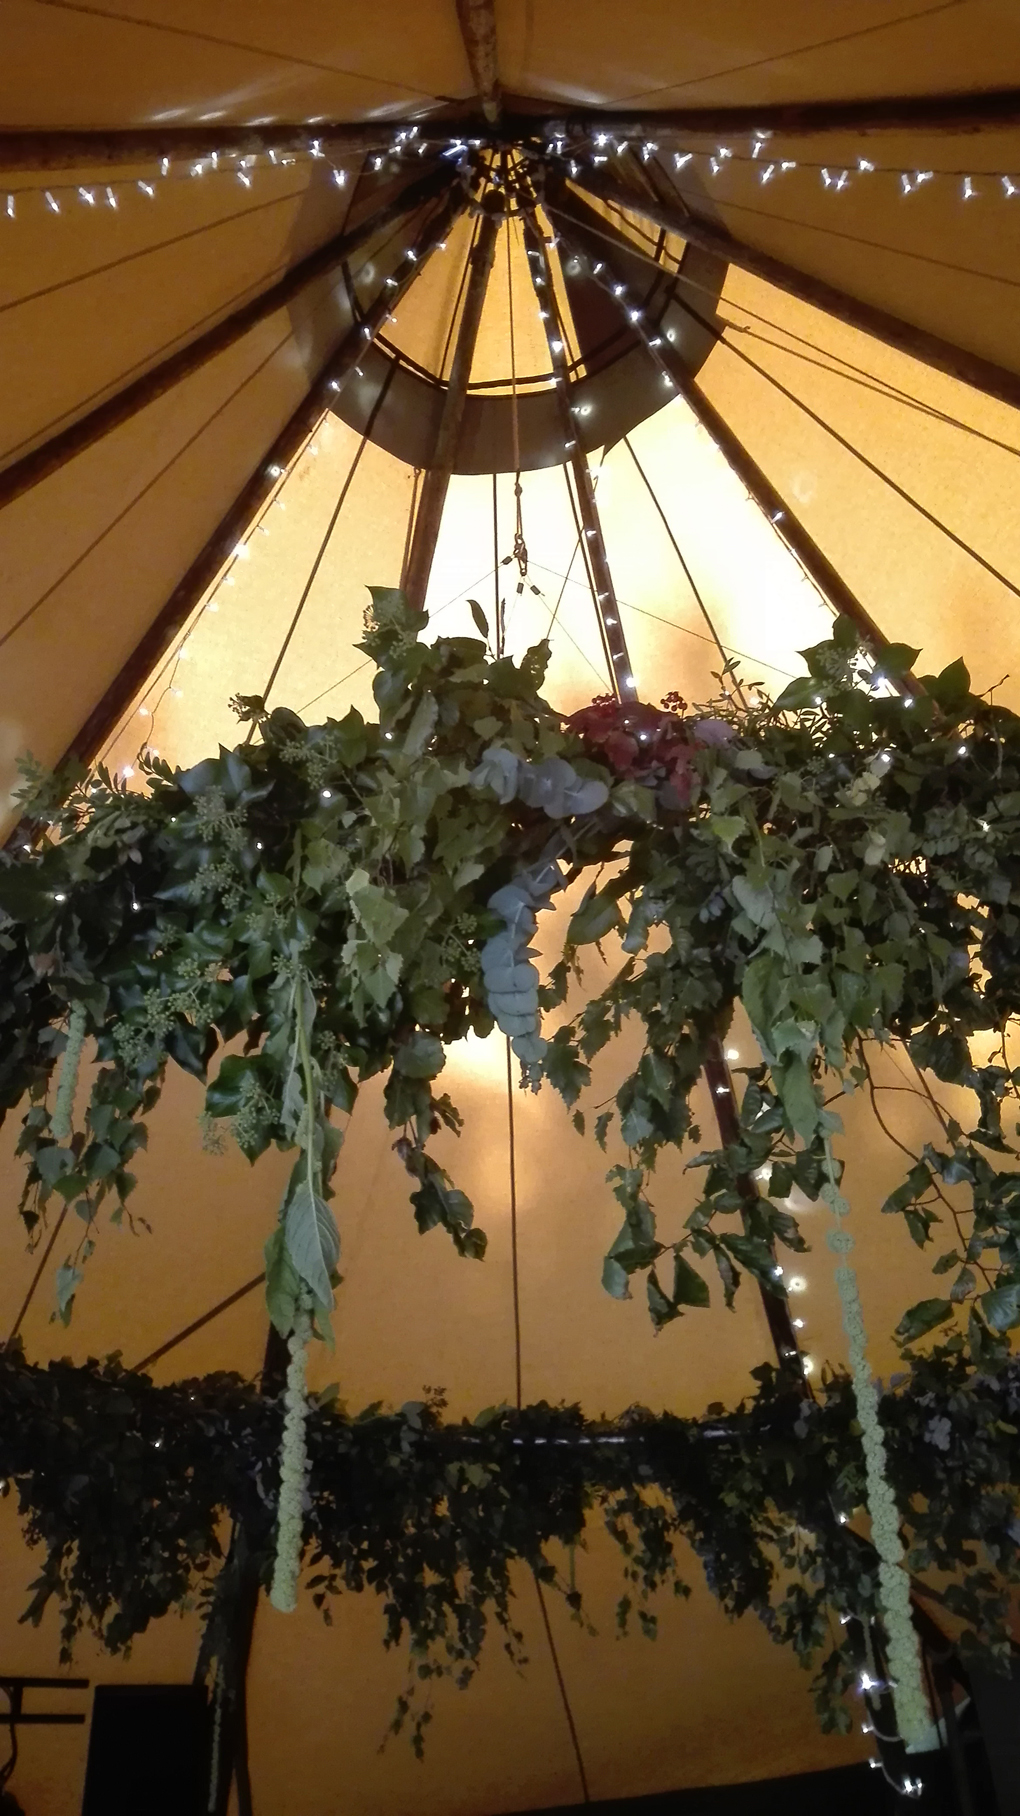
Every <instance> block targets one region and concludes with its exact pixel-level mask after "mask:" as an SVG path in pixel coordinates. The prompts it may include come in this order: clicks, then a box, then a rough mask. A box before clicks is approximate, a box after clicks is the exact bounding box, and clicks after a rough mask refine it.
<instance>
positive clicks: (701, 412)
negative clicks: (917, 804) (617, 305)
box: [666, 358, 917, 692]
mask: <svg viewBox="0 0 1020 1816" xmlns="http://www.w3.org/2000/svg"><path fill="white" fill-rule="evenodd" d="M666 363H668V365H669V368H670V371H671V372H672V374H673V377H674V378H675V380H676V383H677V388H678V390H680V391H681V392H682V393H683V396H684V398H685V399H686V401H687V403H689V404H690V406H691V409H692V410H693V411H694V414H695V416H696V417H697V418H698V421H699V422H700V423H701V425H702V428H704V429H705V430H706V431H707V433H708V434H709V436H710V437H711V439H712V440H713V441H714V442H715V445H716V447H717V448H718V449H719V452H720V454H722V456H723V458H724V459H725V460H726V462H727V463H728V465H729V466H730V467H731V468H732V469H733V471H734V473H735V474H736V476H737V478H738V479H739V480H740V482H741V484H742V485H743V486H744V487H745V488H746V489H747V491H748V492H749V493H750V495H751V497H752V498H753V499H754V502H755V504H756V505H758V506H759V507H760V509H761V510H762V511H764V513H765V515H766V516H767V517H768V518H769V519H770V521H771V522H772V523H773V524H774V525H775V527H776V529H777V531H778V532H779V534H780V535H781V536H782V538H783V541H784V542H785V543H786V544H787V545H788V547H789V548H790V550H791V551H792V553H793V554H794V555H795V556H796V557H797V560H798V561H799V562H800V565H801V567H802V568H803V569H804V572H805V573H806V574H807V575H808V577H809V578H810V579H811V580H813V581H814V584H815V585H816V586H817V588H818V590H819V592H820V593H821V594H822V595H823V596H824V597H825V598H826V599H827V600H828V601H829V604H830V605H831V606H832V608H833V610H834V611H835V612H837V613H841V614H842V615H843V617H844V618H849V619H850V621H851V623H853V624H854V625H856V627H857V629H858V630H859V631H860V633H861V636H862V637H863V639H864V641H865V643H866V644H867V646H868V648H869V649H870V650H871V651H872V653H873V654H874V655H876V656H881V654H882V651H883V650H885V649H888V647H889V639H888V637H887V636H886V635H885V632H884V631H882V630H880V628H879V626H878V625H877V624H876V623H875V620H874V618H873V617H872V616H871V613H870V612H869V611H868V609H867V607H866V606H864V605H862V604H861V601H860V600H859V599H858V597H857V595H856V593H855V592H853V591H852V589H851V588H850V587H849V586H848V585H847V583H846V581H845V580H844V579H843V576H842V575H841V574H840V573H839V572H838V571H837V569H836V568H834V567H833V565H832V562H831V561H830V560H829V558H828V556H827V555H825V554H823V552H822V550H821V549H820V548H819V546H818V544H817V542H816V541H815V539H814V537H813V536H812V535H811V533H810V531H809V530H807V529H805V527H804V525H803V524H802V523H801V521H800V518H799V517H797V516H796V515H795V513H794V512H793V511H792V510H791V509H790V506H789V505H788V504H787V502H786V500H785V499H784V497H783V495H782V493H781V492H779V491H777V489H776V487H775V486H774V485H773V483H772V481H771V479H769V477H768V475H767V473H765V472H763V471H762V468H761V467H760V466H759V465H758V463H757V461H756V460H755V459H754V457H753V456H752V455H751V454H749V453H748V451H747V449H746V448H745V447H744V444H743V442H742V441H741V440H740V438H739V436H738V435H737V434H736V433H735V432H734V430H733V429H732V428H731V427H730V425H729V423H728V422H727V421H726V419H725V417H724V416H721V415H720V413H719V411H718V410H717V409H716V407H715V405H714V404H713V403H710V402H709V399H708V398H707V397H706V395H705V393H704V391H703V390H702V389H701V386H700V385H699V384H697V383H696V381H695V380H694V379H692V378H691V377H690V375H689V374H688V373H685V372H684V369H683V366H682V364H681V362H680V360H679V359H676V358H674V359H672V360H669V361H668V362H666ZM906 685H907V686H908V687H909V691H910V692H916V691H917V687H916V683H914V684H913V685H911V684H910V682H909V681H908V682H907V683H906Z"/></svg>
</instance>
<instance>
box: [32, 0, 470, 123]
mask: <svg viewBox="0 0 1020 1816" xmlns="http://www.w3.org/2000/svg"><path fill="white" fill-rule="evenodd" d="M38 4H39V5H40V6H51V7H53V9H54V11H56V12H65V13H84V14H85V15H86V17H87V18H93V19H103V20H110V19H115V20H116V21H117V23H118V24H120V25H136V26H140V27H142V28H143V29H144V30H146V31H154V32H163V33H164V34H165V35H167V36H172V37H175V38H192V39H195V40H196V41H197V42H198V43H200V44H215V45H218V46H219V48H220V49H221V50H240V51H244V52H246V54H247V55H248V56H250V57H264V58H265V59H266V60H267V62H270V63H286V64H289V65H290V67H291V68H293V69H317V70H321V71H323V72H324V73H325V74H326V75H329V76H343V77H344V79H345V80H346V81H348V82H369V83H371V84H372V86H373V87H374V88H377V89H378V88H383V89H386V88H399V89H402V90H403V92H404V94H405V95H418V96H419V97H420V98H421V99H422V100H423V101H447V102H452V101H455V100H456V96H454V95H434V94H432V93H430V92H429V91H428V90H427V89H424V88H415V87H414V86H413V84H411V83H409V82H399V81H397V79H396V77H395V76H373V75H368V74H366V72H365V71H364V70H361V69H341V68H339V67H338V66H337V64H335V63H322V62H319V61H318V60H317V59H316V58H314V57H295V56H294V55H293V54H292V53H291V52H289V51H281V50H275V49H271V48H267V47H266V46H265V45H262V44H245V43H244V41H243V40H239V39H237V38H218V37H216V35H215V34H214V33H213V32H202V31H196V30H195V29H194V28H193V27H191V26H187V25H169V24H168V23H167V22H166V20H164V19H140V18H139V17H138V15H137V14H136V13H117V12H114V11H113V10H112V8H107V7H104V6H88V5H86V4H85V3H84V0H38ZM241 130H242V131H243V128H242V129H241ZM380 130H382V128H380Z"/></svg>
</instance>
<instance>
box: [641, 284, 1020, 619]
mask: <svg viewBox="0 0 1020 1816" xmlns="http://www.w3.org/2000/svg"><path fill="white" fill-rule="evenodd" d="M675 301H676V304H677V307H678V308H680V309H682V310H683V312H684V314H685V315H689V316H690V317H691V319H692V320H693V321H695V322H697V323H698V325H699V327H701V328H704V329H705V331H706V332H707V333H708V334H710V335H711V336H712V339H713V340H714V342H715V344H716V346H717V347H724V348H725V349H726V351H727V352H728V353H732V354H733V356H734V358H736V359H739V360H742V361H743V363H744V365H746V366H748V367H750V369H751V371H752V372H757V374H758V376H759V378H763V379H764V380H765V381H766V383H767V384H770V385H771V386H772V387H773V389H774V390H776V391H778V392H779V393H780V395H781V396H783V397H785V398H786V399H787V401H788V402H789V403H792V404H794V405H795V406H796V408H797V409H798V410H800V411H802V412H803V414H804V415H805V416H806V417H807V418H808V419H809V421H811V422H813V423H814V424H815V425H816V427H818V428H819V429H822V430H824V432H825V434H826V435H829V436H831V437H832V439H833V441H835V442H836V443H837V445H838V446H839V447H841V448H843V449H844V450H845V452H846V453H848V454H852V455H853V457H854V459H855V460H858V461H859V462H860V463H861V465H862V466H863V467H865V468H866V469H867V471H868V472H870V473H872V474H873V475H874V477H875V478H876V479H879V480H881V481H882V483H883V484H884V485H887V486H888V487H889V489H890V491H892V492H894V493H895V494H896V496H897V497H899V498H902V499H903V501H904V503H905V504H909V505H912V506H913V508H914V510H915V511H917V512H918V514H919V515H920V516H921V517H923V518H925V520H926V521H927V522H928V523H930V524H931V525H932V526H933V528H935V529H937V530H941V532H942V534H943V535H944V536H946V537H947V538H948V540H949V541H950V542H953V543H955V544H956V546H957V548H959V549H961V550H962V551H963V553H964V554H966V555H970V556H971V558H972V560H974V561H976V562H977V563H978V566H979V567H983V568H984V569H985V570H986V572H988V573H989V574H991V575H992V577H993V579H995V580H998V581H999V582H1000V583H1001V585H1003V586H1004V587H1006V589H1007V591H1009V592H1011V593H1012V594H1013V595H1014V597H1015V598H1018V599H1020V586H1017V585H1016V584H1015V582H1014V581H1012V580H1010V579H1009V578H1008V577H1007V575H1005V574H1003V573H1002V571H1001V570H1000V569H999V568H997V567H996V566H995V565H994V563H993V562H991V561H989V560H987V558H986V557H985V556H984V555H982V554H980V553H979V551H978V550H977V549H975V548H974V547H973V546H972V544H971V543H969V542H966V541H965V540H964V538H963V537H962V536H958V535H957V533H956V531H955V530H952V529H950V527H949V525H948V524H947V523H945V522H944V521H943V520H942V518H941V517H938V516H936V514H935V513H934V511H929V509H928V507H927V505H924V504H922V503H921V501H920V499H919V498H915V497H914V495H913V493H911V492H908V491H907V490H906V488H905V487H904V486H901V485H900V484H899V481H898V480H895V479H893V477H892V475H891V474H890V473H887V472H885V470H884V468H882V467H880V466H878V465H877V463H876V462H875V461H873V460H871V459H870V458H869V456H868V455H867V454H865V453H864V452H863V450H862V449H860V448H858V447H856V446H855V445H854V443H853V442H852V441H849V440H848V439H847V437H846V436H845V435H843V434H842V433H841V432H840V430H839V429H836V428H834V427H833V425H832V424H831V423H829V422H826V420H825V418H824V416H820V415H819V414H818V412H817V411H816V410H813V409H812V408H811V406H810V404H807V403H805V402H804V400H803V398H800V397H798V396H797V394H796V392H794V391H791V390H790V389H789V388H788V387H787V386H786V385H784V384H783V383H782V381H781V379H778V378H776V377H775V375H774V374H773V373H771V372H769V370H768V369H767V367H765V366H760V365H759V364H758V362H757V360H753V359H752V358H751V356H750V354H748V353H745V352H744V351H743V349H742V348H740V347H737V346H734V344H733V342H732V341H728V340H727V339H726V337H725V334H724V332H723V330H722V328H720V327H716V325H715V323H714V322H711V321H709V320H707V319H706V317H705V316H703V315H701V314H699V312H698V310H697V309H695V308H694V307H693V305H692V304H690V303H689V302H687V301H685V299H684V298H683V297H682V296H679V295H677V296H676V297H675Z"/></svg>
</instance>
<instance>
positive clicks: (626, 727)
mask: <svg viewBox="0 0 1020 1816" xmlns="http://www.w3.org/2000/svg"><path fill="white" fill-rule="evenodd" d="M686 705H687V702H686V701H685V700H682V699H681V698H680V695H679V694H677V693H671V694H667V695H666V698H665V699H664V701H663V703H662V706H661V707H658V706H646V705H644V704H643V703H641V702H639V701H635V700H614V699H613V697H612V695H611V694H601V695H599V696H598V698H597V699H595V700H593V701H592V703H591V705H590V706H584V707H582V708H581V711H580V712H576V713H573V714H572V715H571V717H570V718H569V719H568V720H567V724H568V726H569V727H570V729H571V731H574V732H576V733H577V734H578V736H579V737H580V738H582V739H583V740H584V742H585V744H586V745H588V747H589V749H590V751H591V754H592V756H594V757H598V758H599V759H600V760H601V761H602V762H603V763H605V764H607V765H608V767H609V768H610V769H612V770H613V771H614V772H615V774H616V775H618V776H626V777H628V778H633V779H634V780H635V781H643V780H650V779H653V772H654V779H656V780H658V781H660V782H665V783H667V784H668V785H669V786H670V787H671V788H672V790H673V791H674V792H675V794H676V796H677V798H678V800H679V803H680V805H681V806H682V807H687V806H689V804H690V800H691V793H692V784H693V778H694V764H693V761H692V754H691V743H692V736H693V732H694V726H693V725H691V726H688V724H687V722H686V720H685V719H684V717H683V714H684V711H685V710H686Z"/></svg>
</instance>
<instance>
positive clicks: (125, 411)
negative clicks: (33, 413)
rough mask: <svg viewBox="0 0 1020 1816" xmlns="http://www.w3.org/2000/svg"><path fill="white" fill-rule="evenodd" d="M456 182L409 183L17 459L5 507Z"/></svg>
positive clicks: (5, 474)
mask: <svg viewBox="0 0 1020 1816" xmlns="http://www.w3.org/2000/svg"><path fill="white" fill-rule="evenodd" d="M450 183H451V172H450V171H449V170H445V169H444V170H437V171H431V172H429V173H428V174H427V175H425V176H422V177H419V178H417V179H416V181H415V182H413V183H409V184H408V185H407V187H406V188H405V189H402V190H401V191H400V193H399V195H397V196H396V197H394V199H393V200H392V201H391V202H387V203H386V204H385V205H384V206H383V207H382V208H378V209H376V210H375V212H374V213H372V214H370V215H367V216H366V218H365V219H364V220H363V221H361V222H360V223H359V224H358V226H356V227H352V228H349V229H346V230H345V231H344V232H342V233H338V234H334V236H333V238H332V239H330V240H327V241H326V243H325V245H324V246H319V247H318V248H317V249H316V251H314V252H311V253H309V254H308V256H307V258H303V259H300V260H299V261H298V263H297V264H296V265H294V266H292V268H291V270H290V271H288V272H286V273H285V275H284V276H283V277H282V278H280V279H279V280H278V281H277V283H275V284H271V285H269V287H268V288H267V289H266V290H263V291H262V292H261V294H260V295H259V296H256V297H254V298H253V299H252V301H251V302H249V303H245V304H243V305H242V307H241V308H239V309H235V310H233V311H232V313H231V314H230V315H228V316H226V317H225V318H224V320H223V321H221V322H217V323H216V325H215V326H214V327H212V328H209V329H207V330H206V332H205V333H204V334H199V335H196V337H195V339H194V340H192V341H189V342H188V345H187V346H186V347H182V348H181V349H180V350H179V352H177V353H172V354H170V356H169V358H167V359H164V360H160V362H159V363H158V365H155V366H153V367H151V368H150V370H149V371H148V372H144V373H143V374H142V376H141V377H140V378H136V379H135V380H133V382H132V383H131V384H129V385H125V386H124V388H123V389H122V390H120V391H118V392H117V393H116V394H115V396H113V397H110V398H107V399H106V401H105V402H104V403H101V404H97V406H96V408H95V409H93V410H89V411H87V412H86V414H85V415H84V416H81V417H79V418H78V420H77V422H73V423H71V424H70V425H69V426H68V427H67V428H66V429H61V430H60V431H59V432H58V433H57V434H56V435H52V436H50V438H49V440H48V441H44V442H43V443H42V445H41V447H38V448H33V449H32V451H31V453H29V454H25V455H23V456H22V458H21V459H20V460H15V461H12V463H11V465H10V466H9V467H5V468H4V469H3V471H2V472H0V509H2V508H3V506H4V505H7V504H10V503H11V502H12V500H13V499H15V498H19V497H21V495H22V493H24V492H27V491H29V490H30V489H31V487H32V486H34V485H38V483H39V482H40V480H43V479H46V478H48V477H49V475H50V474H51V473H55V472H57V471H58V470H59V469H60V468H61V467H62V466H65V465H66V464H67V462H68V461H69V460H73V459H74V458H75V457H76V455H78V454H82V453H84V451H85V449H86V448H90V447H92V446H93V444H94V443H95V442H97V441H99V440H101V439H102V437H103V436H104V435H108V434H109V433H110V432H111V430H113V429H116V428H119V427H120V425H121V424H122V423H125V422H128V421H129V420H130V418H131V417H132V416H135V415H137V413H138V412H139V410H144V409H145V407H146V405H147V404H150V403H153V402H154V401H155V400H156V398H158V397H162V396H164V394H165V393H166V392H167V391H169V390H171V389H172V388H173V387H174V386H175V385H178V384H180V382H181V380H182V379H185V378H189V377H190V376H191V374H192V373H193V372H197V371H198V370H199V369H200V368H201V367H202V366H204V365H206V364H208V362H209V361H210V360H211V359H215V358H216V356H217V354H219V353H222V352H224V351H225V349H226V348H228V347H232V346H233V345H234V344H235V342H237V341H239V340H241V339H242V338H243V336H244V335H246V334H247V333H249V332H250V330H251V329H252V328H254V327H256V326H257V324H258V323H259V322H262V321H265V320H266V319H267V317H269V316H271V315H275V314H276V312H277V310H279V309H283V308H285V307H286V305H287V304H288V303H291V302H293V301H294V299H295V298H296V297H298V296H300V294H301V292H302V291H303V290H305V289H307V288H308V286H309V285H310V284H312V283H314V282H315V281H316V280H317V279H318V278H321V277H325V276H328V274H329V273H330V272H331V271H334V270H335V269H336V267H337V266H338V265H339V264H342V262H343V260H344V259H345V258H348V257H349V255H350V254H351V253H352V252H355V251H357V249H358V247H359V246H362V245H364V243H365V241H366V240H368V239H371V238H372V236H373V235H374V234H376V233H379V232H381V231H382V230H383V229H384V228H386V227H388V226H389V225H390V224H391V223H392V222H393V221H398V220H401V219H402V218H403V217H404V216H405V215H407V214H410V213H411V212H412V210H413V209H415V208H418V207H420V206H421V204H422V203H424V202H428V201H430V200H431V199H432V198H433V197H434V196H436V195H438V194H439V193H440V191H441V190H443V189H446V188H448V187H449V186H450Z"/></svg>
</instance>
